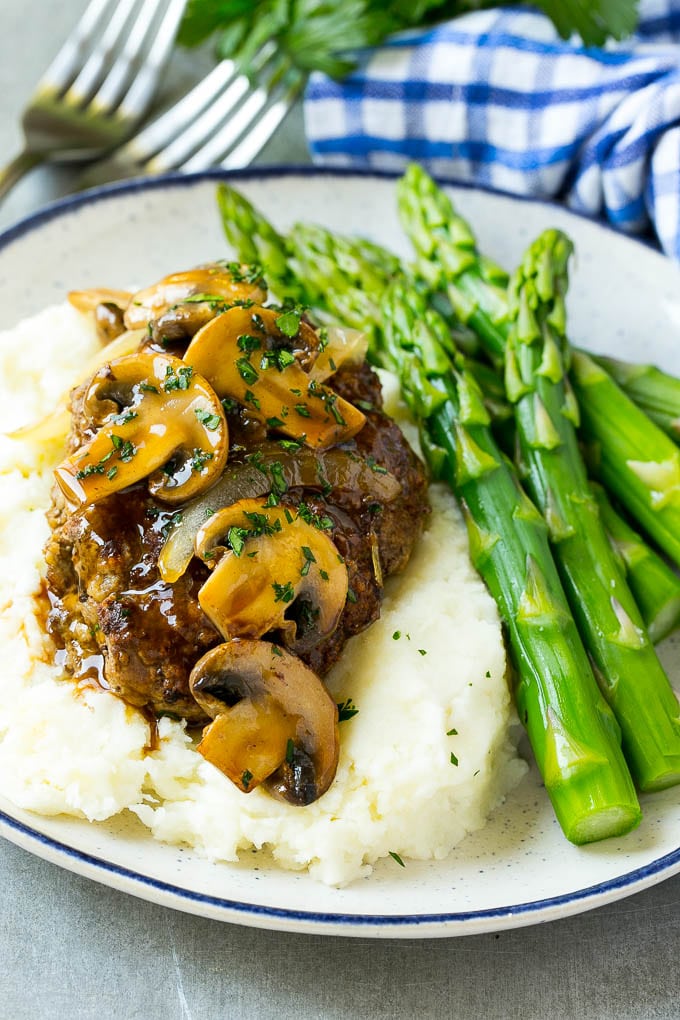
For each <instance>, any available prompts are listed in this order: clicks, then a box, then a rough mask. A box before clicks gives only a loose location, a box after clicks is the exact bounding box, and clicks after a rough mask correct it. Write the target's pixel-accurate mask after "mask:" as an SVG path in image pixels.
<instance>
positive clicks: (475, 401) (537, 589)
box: [289, 229, 640, 843]
mask: <svg viewBox="0 0 680 1020" xmlns="http://www.w3.org/2000/svg"><path fill="white" fill-rule="evenodd" d="M312 236H314V240H315V243H314V244H312ZM323 240H324V246H323V249H325V250H326V251H328V248H327V247H326V243H327V242H332V240H333V238H332V235H330V234H328V235H327V236H326V237H325V238H323ZM289 243H290V247H291V249H294V250H295V253H296V255H295V261H296V272H298V273H299V274H300V279H304V280H305V287H306V291H307V293H306V294H305V297H304V298H303V300H309V297H310V292H311V291H313V292H314V293H315V294H317V295H319V296H320V298H319V299H320V300H322V301H323V306H322V307H323V310H325V311H326V312H331V313H333V312H336V313H337V311H338V310H339V309H346V308H348V307H349V308H350V309H354V311H355V312H356V309H357V307H358V305H357V304H356V302H355V300H354V299H355V298H356V294H357V293H360V292H361V291H360V288H359V287H358V286H357V279H356V277H353V278H348V277H347V276H345V277H344V280H342V281H341V279H340V277H338V276H335V274H334V287H333V288H329V289H326V290H323V289H322V286H321V284H322V282H323V281H322V280H320V279H317V278H316V274H317V273H318V267H319V264H320V263H319V258H318V256H319V235H318V233H315V234H314V235H311V234H306V233H305V232H304V231H303V230H301V229H298V230H296V232H295V237H294V240H293V241H291V242H289ZM323 249H322V250H323ZM369 275H370V274H369ZM363 280H364V275H363V274H361V277H360V282H363ZM341 282H342V283H343V284H344V286H340V284H341ZM398 286H399V285H398V284H397V283H396V282H395V283H394V284H393V285H392V290H393V291H395V292H396V294H397V295H398ZM364 293H365V292H364ZM408 294H409V299H410V300H409V301H403V300H401V301H400V300H394V301H393V302H392V303H391V305H390V307H391V316H390V319H389V322H390V327H389V329H385V330H382V329H381V328H380V325H381V315H382V313H383V311H384V304H383V305H381V302H380V300H379V298H380V295H379V293H376V294H373V295H368V300H369V302H370V305H369V307H370V312H369V323H368V324H370V325H372V326H373V327H374V328H373V350H372V353H373V356H374V359H375V360H376V361H378V362H379V363H381V364H383V365H386V366H388V367H391V368H392V369H396V370H397V371H398V373H399V376H400V380H401V383H402V391H403V393H404V396H405V398H406V400H407V402H408V403H409V404H410V406H411V408H412V410H413V411H414V413H415V414H416V416H417V417H418V418H419V419H420V422H421V427H422V432H423V437H424V439H425V440H426V442H425V444H424V448H425V449H426V450H427V451H428V452H429V459H430V463H431V464H433V465H435V466H437V468H438V469H439V470H441V471H442V472H443V473H444V476H445V477H447V479H448V480H449V482H450V484H456V482H457V483H458V484H459V489H460V492H461V493H462V494H463V498H465V487H466V486H467V485H468V484H469V485H471V486H472V491H471V493H470V494H469V495H468V501H467V503H465V504H464V505H465V506H467V507H470V506H472V507H476V506H479V507H480V513H479V514H478V516H477V520H481V522H482V524H481V526H480V525H479V524H477V523H475V518H473V517H472V516H471V515H470V514H469V511H468V520H469V527H470V531H471V535H473V537H475V538H476V543H475V544H474V549H475V558H476V561H477V564H478V567H479V569H482V570H484V573H485V574H486V576H487V577H488V578H489V582H488V583H489V587H490V589H491V591H492V594H494V595H495V596H496V597H497V599H499V601H500V604H501V612H503V608H502V607H503V605H504V606H505V608H506V610H507V611H508V613H509V614H510V615H511V616H512V610H513V609H514V616H513V617H512V619H511V624H510V625H509V632H510V634H511V635H514V640H513V641H512V647H513V649H515V651H514V657H515V660H516V662H517V664H518V670H517V676H518V678H519V679H518V684H517V696H518V704H519V706H520V712H521V713H522V717H523V718H524V720H525V723H526V725H527V727H528V728H529V731H530V733H531V734H532V735H533V738H534V742H535V745H536V755H537V760H538V761H539V765H540V767H541V769H542V771H543V774H544V777H545V780H546V787H547V789H548V792H549V794H550V796H551V799H552V800H553V803H554V805H555V810H556V814H557V816H558V818H559V820H560V824H561V825H562V827H563V829H564V831H565V833H566V834H567V836H568V838H570V839H572V840H573V841H574V842H579V843H580V842H588V841H591V840H595V839H602V838H605V837H607V836H611V835H616V834H622V833H623V832H625V831H628V830H629V829H630V828H633V827H634V826H635V825H636V824H637V822H638V821H639V817H640V812H639V805H638V804H637V800H636V797H635V794H634V790H633V787H632V781H631V779H630V774H629V772H628V770H627V767H626V766H625V762H624V759H623V757H622V754H621V750H620V747H619V744H618V739H619V735H620V734H619V730H618V727H617V724H616V722H615V720H614V718H613V715H612V714H611V712H610V710H609V709H608V707H607V705H606V703H605V702H604V701H603V699H602V697H601V695H600V693H599V691H598V689H597V686H596V684H595V681H594V678H593V676H592V672H591V670H590V665H589V663H588V660H587V657H586V655H585V652H584V650H583V647H582V645H581V643H580V641H579V639H578V635H577V634H576V630H575V624H574V622H573V618H572V617H571V616H570V614H569V612H568V608H567V605H566V600H565V598H564V594H563V592H562V590H561V587H560V584H559V579H558V577H557V574H556V570H555V567H554V563H553V561H552V558H551V556H550V553H549V549H548V546H547V537H546V532H545V526H544V524H543V522H542V521H541V518H540V516H539V515H538V513H537V512H536V510H535V508H534V507H533V506H532V505H531V504H530V503H529V501H528V499H527V498H526V496H525V495H524V494H523V493H522V491H521V489H520V487H519V485H518V483H517V480H516V478H515V476H514V474H513V472H512V470H511V469H510V467H509V464H508V462H507V460H505V458H503V456H502V454H500V452H499V451H498V448H497V447H496V446H495V443H494V441H493V438H492V436H491V433H490V431H489V428H488V416H487V415H486V412H485V411H484V409H483V407H482V406H481V403H480V397H479V391H478V389H477V387H476V384H475V383H474V381H473V378H472V376H471V374H470V373H469V372H468V371H467V369H466V368H465V365H464V363H463V362H462V361H461V360H460V359H459V357H458V356H457V355H455V353H453V352H452V351H451V350H450V340H449V341H448V342H447V336H448V334H447V331H446V328H445V325H444V324H443V323H442V321H441V320H440V319H438V318H437V317H435V316H433V314H432V313H431V311H430V312H428V309H427V308H426V307H425V305H424V299H423V297H422V295H419V294H418V293H417V291H416V290H415V288H413V287H409V288H408ZM376 298H377V299H378V300H376ZM348 324H353V325H358V326H361V325H362V323H361V322H360V321H356V320H350V322H348ZM363 325H364V326H365V325H367V323H366V322H364V323H363ZM452 357H453V358H454V360H455V361H456V363H457V365H458V369H457V374H454V373H453V372H452V370H451V358H452ZM477 417H479V419H480V420H479V424H477V425H475V419H476V418H477ZM466 426H467V428H466ZM470 430H472V431H470ZM475 432H476V433H478V434H477V435H474V434H473V433H475ZM482 442H486V443H487V444H488V450H486V451H485V449H484V448H483V447H482V446H481V445H480V443H482ZM485 453H486V459H485ZM477 459H479V460H480V462H484V463H485V464H486V467H485V470H484V471H482V472H479V475H480V481H481V489H482V491H483V492H484V494H485V499H484V500H482V501H481V502H479V503H478V495H479V494H478V491H477V490H478V489H479V488H480V486H479V485H478V484H477V482H476V481H475V478H476V475H477V474H478V472H476V470H475V461H476V460H477ZM481 476H483V480H481ZM490 480H493V489H496V491H495V492H493V494H491V493H490V492H489V491H488V488H487V485H488V482H489V481H490ZM497 482H498V483H499V484H498V485H497V484H496V483H497ZM473 495H474V496H475V498H473ZM499 496H505V502H504V503H503V502H502V500H501V503H500V506H501V510H500V511H498V510H496V509H495V507H496V506H497V505H499V504H497V502H496V500H497V498H498V497H499ZM481 508H484V509H486V511H487V512H488V514H489V515H490V521H489V523H490V525H491V522H495V519H496V518H497V519H498V523H499V525H500V527H501V535H502V536H506V541H503V538H501V540H500V541H495V538H496V535H495V532H494V531H493V529H492V527H491V526H489V527H488V528H486V527H485V526H484V525H485V523H486V522H485V521H484V517H483V515H482V513H481ZM513 510H514V512H513ZM485 539H486V540H485ZM508 541H509V542H510V545H511V547H512V549H513V553H514V556H515V560H514V561H513V560H512V559H511V560H510V561H509V563H508V561H507V560H506V559H504V557H503V556H502V555H500V550H501V549H502V548H503V546H504V545H506V544H507V543H508ZM532 553H533V555H532ZM539 564H540V565H541V567H542V566H544V565H545V571H547V579H546V572H545V571H543V570H541V569H540V567H539V566H538V565H539ZM494 567H495V571H496V573H494ZM513 568H517V569H513ZM553 589H554V590H555V591H556V592H557V604H556V605H555V603H552V602H551V601H550V595H551V594H552V590H553ZM504 592H507V598H506V600H505V602H502V601H501V595H502V593H504ZM548 621H550V623H551V627H550V628H549V633H548V632H546V630H545V629H544V628H545V626H546V623H547V622H548ZM553 632H554V633H553ZM553 636H554V641H553V640H551V639H552V638H553ZM568 639H569V640H568ZM570 639H575V646H572V644H571V640H570ZM525 642H526V643H527V649H528V650H527V651H525V650H524V643H525ZM534 642H535V644H534ZM565 642H566V644H565ZM563 646H564V647H565V651H564V657H562V656H561V655H560V650H561V649H562V648H563ZM565 667H566V676H568V678H569V683H568V685H567V687H566V688H563V689H561V690H559V692H556V691H555V686H556V683H557V680H558V679H559V678H561V679H562V680H564V677H565V673H564V672H563V670H564V669H565ZM572 685H573V688H572ZM557 686H558V688H559V684H557ZM551 697H552V699H553V700H552V701H551ZM555 698H556V700H554V699H555ZM573 710H575V711H576V716H577V718H576V720H575V722H576V726H577V729H576V731H575V734H574V733H573V732H572V731H571V729H570V727H567V726H565V720H564V718H563V717H564V716H565V715H566V717H567V722H569V723H570V722H571V713H572V711H573Z"/></svg>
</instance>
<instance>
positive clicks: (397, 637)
mask: <svg viewBox="0 0 680 1020" xmlns="http://www.w3.org/2000/svg"><path fill="white" fill-rule="evenodd" d="M400 637H401V631H400V630H395V632H394V634H393V635H392V640H393V641H398V640H399V638H400Z"/></svg>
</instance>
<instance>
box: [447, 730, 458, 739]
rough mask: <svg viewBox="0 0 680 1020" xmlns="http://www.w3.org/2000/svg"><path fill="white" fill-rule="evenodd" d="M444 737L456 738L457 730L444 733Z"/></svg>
mask: <svg viewBox="0 0 680 1020" xmlns="http://www.w3.org/2000/svg"><path fill="white" fill-rule="evenodd" d="M446 736H447V737H457V736H458V730H447V731H446Z"/></svg>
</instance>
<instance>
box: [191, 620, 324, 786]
mask: <svg viewBox="0 0 680 1020" xmlns="http://www.w3.org/2000/svg"><path fill="white" fill-rule="evenodd" d="M189 685H190V688H191V692H192V694H193V696H194V698H195V699H196V700H197V702H198V703H199V705H201V707H202V708H203V709H204V710H205V711H206V712H207V713H208V715H210V716H212V717H213V719H214V722H213V723H211V724H210V725H209V726H207V727H206V729H205V730H204V732H203V739H202V740H201V743H200V744H199V745H198V750H199V751H200V753H201V754H202V755H203V756H204V757H205V758H206V760H207V761H209V762H211V763H212V764H213V765H215V766H216V767H217V768H218V769H220V771H221V772H223V773H224V774H225V775H226V776H228V777H229V779H231V781H232V782H233V783H235V784H236V786H238V787H239V789H241V790H242V791H243V792H244V793H249V792H250V791H251V790H253V789H255V787H256V786H258V785H259V784H260V783H265V784H266V786H267V789H268V790H269V791H270V792H271V793H273V794H274V796H276V797H278V798H279V799H281V800H285V801H288V802H289V803H291V804H295V805H298V806H303V805H306V804H311V803H312V802H313V801H314V800H317V799H318V798H319V797H321V796H322V794H324V793H325V792H326V790H327V789H328V787H329V786H330V784H331V783H332V781H333V779H334V777H335V772H336V769H337V764H338V754H339V740H338V709H337V705H336V704H335V702H334V701H333V699H332V697H331V695H330V694H329V693H328V691H327V689H326V687H325V686H324V684H323V683H322V681H321V680H320V679H319V677H318V676H317V675H316V673H314V672H313V671H312V670H311V669H310V668H309V667H308V666H306V665H305V664H304V663H303V662H302V661H301V660H300V659H298V658H297V656H295V655H292V654H291V653H290V652H288V651H286V650H285V649H282V648H279V647H278V646H277V645H275V644H272V643H270V642H268V641H251V640H234V641H228V642H227V643H226V644H222V645H218V646H217V647H216V648H212V649H211V650H210V651H209V652H207V653H206V654H205V655H204V656H203V658H201V659H200V660H199V661H198V662H197V663H196V665H195V667H194V669H193V670H192V673H191V677H190V679H189Z"/></svg>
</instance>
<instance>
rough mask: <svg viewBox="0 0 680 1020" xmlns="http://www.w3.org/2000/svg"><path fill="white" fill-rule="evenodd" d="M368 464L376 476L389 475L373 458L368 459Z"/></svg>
mask: <svg viewBox="0 0 680 1020" xmlns="http://www.w3.org/2000/svg"><path fill="white" fill-rule="evenodd" d="M366 463H367V464H368V466H369V467H370V469H371V471H374V472H375V474H376V475H386V474H387V468H384V467H383V466H382V465H381V464H377V463H376V461H375V459H374V458H373V457H367V458H366Z"/></svg>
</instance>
